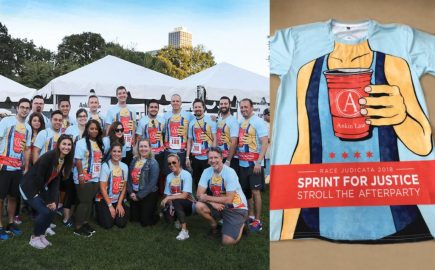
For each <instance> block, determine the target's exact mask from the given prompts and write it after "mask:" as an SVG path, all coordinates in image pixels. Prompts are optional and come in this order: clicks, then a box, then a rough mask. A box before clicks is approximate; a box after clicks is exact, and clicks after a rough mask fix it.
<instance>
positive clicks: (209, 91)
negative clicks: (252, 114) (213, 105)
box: [171, 63, 270, 102]
mask: <svg viewBox="0 0 435 270" xmlns="http://www.w3.org/2000/svg"><path fill="white" fill-rule="evenodd" d="M197 86H203V87H204V88H205V89H206V97H207V99H209V100H218V99H219V98H220V97H222V96H228V97H230V98H232V97H233V96H236V97H237V98H238V99H242V98H250V99H252V100H253V101H256V102H259V101H261V99H262V98H265V99H266V100H267V101H268V100H269V95H270V94H269V78H267V77H264V76H261V75H258V74H256V73H253V72H250V71H248V70H245V69H242V68H239V67H236V66H233V65H231V64H228V63H221V64H218V65H215V66H213V67H210V68H208V69H205V70H203V71H201V72H198V73H196V74H194V75H192V76H190V77H187V78H185V79H184V80H182V81H181V83H180V84H179V85H178V86H176V87H174V88H172V89H171V92H172V93H173V94H175V93H178V94H180V95H181V96H182V98H183V100H189V101H190V100H193V99H195V98H196V89H197Z"/></svg>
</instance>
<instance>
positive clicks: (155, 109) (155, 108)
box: [148, 103, 159, 117]
mask: <svg viewBox="0 0 435 270" xmlns="http://www.w3.org/2000/svg"><path fill="white" fill-rule="evenodd" d="M158 113H159V104H158V103H150V105H149V106H148V114H149V115H150V116H151V117H156V116H157V114H158Z"/></svg>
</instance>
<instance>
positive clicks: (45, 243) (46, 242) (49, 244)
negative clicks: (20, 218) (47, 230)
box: [39, 235, 52, 247]
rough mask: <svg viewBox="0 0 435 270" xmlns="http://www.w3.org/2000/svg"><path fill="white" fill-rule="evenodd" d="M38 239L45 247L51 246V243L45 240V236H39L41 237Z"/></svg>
mask: <svg viewBox="0 0 435 270" xmlns="http://www.w3.org/2000/svg"><path fill="white" fill-rule="evenodd" d="M39 239H40V240H41V242H42V243H43V244H44V245H45V246H46V247H48V246H51V245H52V244H51V242H50V241H48V240H47V238H45V235H41V236H40V237H39Z"/></svg>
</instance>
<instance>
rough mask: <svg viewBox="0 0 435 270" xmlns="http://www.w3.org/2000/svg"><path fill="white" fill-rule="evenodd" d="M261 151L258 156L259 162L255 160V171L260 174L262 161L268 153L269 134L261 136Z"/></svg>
mask: <svg viewBox="0 0 435 270" xmlns="http://www.w3.org/2000/svg"><path fill="white" fill-rule="evenodd" d="M260 141H261V152H260V155H259V156H258V160H257V162H255V167H254V173H256V174H259V173H260V172H261V161H262V160H263V159H264V155H266V151H267V145H268V144H269V138H268V137H267V136H264V137H261V138H260Z"/></svg>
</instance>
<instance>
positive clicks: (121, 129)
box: [115, 125, 124, 138]
mask: <svg viewBox="0 0 435 270" xmlns="http://www.w3.org/2000/svg"><path fill="white" fill-rule="evenodd" d="M115 136H116V137H117V138H122V136H124V127H123V126H122V125H118V126H117V127H116V128H115Z"/></svg>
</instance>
